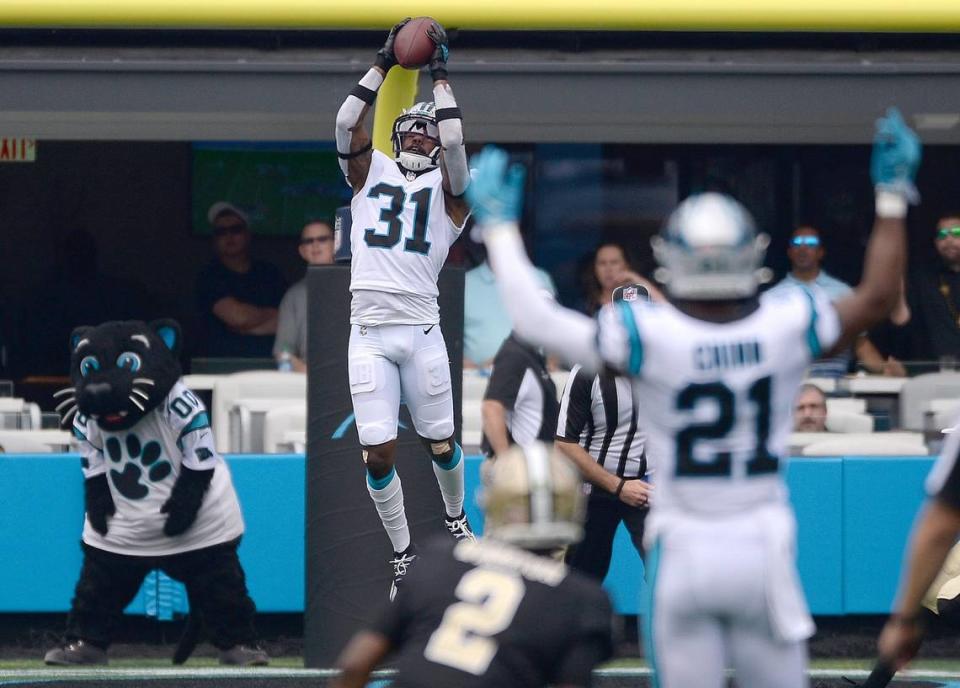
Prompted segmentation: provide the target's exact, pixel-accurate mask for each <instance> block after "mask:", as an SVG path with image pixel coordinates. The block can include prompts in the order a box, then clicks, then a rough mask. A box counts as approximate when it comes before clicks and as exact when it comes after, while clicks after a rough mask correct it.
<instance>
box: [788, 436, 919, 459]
mask: <svg viewBox="0 0 960 688" xmlns="http://www.w3.org/2000/svg"><path fill="white" fill-rule="evenodd" d="M872 437H881V438H884V439H887V440H890V441H893V442H897V443H898V444H899V443H910V444H914V445H915V444H918V443H919V444H923V433H919V432H877V433H873V432H847V433H842V434H841V433H833V432H792V433H790V437H789V439H788V440H787V446H788V447H789V448H790V453H791V454H792V455H793V456H799V455H801V454H803V450H804V448H806V447H808V446H810V445H811V444H814V443H815V442H825V441H827V440H835V439H840V440H843V441H845V442H848V443H850V444H852V445H854V446H855V445H856V443H857V442H858V441H860V440H862V439H864V438H868V440H867V441H869V438H872Z"/></svg>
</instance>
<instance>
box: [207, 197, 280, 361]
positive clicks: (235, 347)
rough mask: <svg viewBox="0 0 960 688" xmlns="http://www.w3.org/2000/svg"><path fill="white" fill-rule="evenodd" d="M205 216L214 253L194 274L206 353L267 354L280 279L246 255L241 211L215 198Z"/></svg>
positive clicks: (267, 266) (274, 271)
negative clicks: (212, 258) (200, 269)
mask: <svg viewBox="0 0 960 688" xmlns="http://www.w3.org/2000/svg"><path fill="white" fill-rule="evenodd" d="M207 220H208V221H209V222H210V225H211V226H212V227H213V245H214V251H215V252H216V258H215V259H214V260H212V261H210V263H209V264H208V265H207V266H206V267H205V268H204V269H203V270H202V271H201V272H200V275H199V277H198V278H197V303H198V305H199V309H200V315H201V318H202V319H203V321H204V324H205V326H206V330H207V332H206V335H207V336H206V341H207V347H208V349H207V355H208V356H225V357H239V358H259V357H269V356H270V353H271V349H272V347H273V336H274V335H275V334H276V333H277V305H278V304H279V303H280V299H282V298H283V292H284V291H285V290H286V287H287V284H286V281H285V280H284V279H283V276H282V275H281V274H280V271H279V270H278V269H277V268H276V267H274V266H273V265H270V264H269V263H266V262H264V261H261V260H254V259H253V258H251V256H250V242H251V238H252V237H251V234H250V223H249V220H248V218H247V214H246V213H244V212H243V211H242V210H240V209H239V208H237V207H236V206H235V205H233V204H231V203H227V202H224V201H220V202H217V203H214V204H213V205H212V206H210V210H209V211H208V212H207Z"/></svg>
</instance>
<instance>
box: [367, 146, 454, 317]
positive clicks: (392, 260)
mask: <svg viewBox="0 0 960 688" xmlns="http://www.w3.org/2000/svg"><path fill="white" fill-rule="evenodd" d="M350 211H351V213H352V224H351V230H350V247H351V251H352V253H353V258H352V262H351V265H350V291H351V292H352V293H353V300H352V303H351V306H350V323H351V324H352V325H386V324H389V325H423V324H431V325H432V324H437V323H439V322H440V309H439V308H438V306H437V294H438V293H439V292H438V291H437V276H438V275H439V274H440V269H441V268H442V267H443V263H444V261H446V259H447V252H448V251H449V250H450V245H451V244H452V243H453V242H454V241H456V240H457V238H458V237H459V236H460V232H461V230H462V227H457V226H455V225H454V223H453V222H452V221H451V220H450V218H449V216H448V215H447V210H446V204H445V201H444V196H443V177H442V173H441V171H440V169H439V168H437V169H435V170H431V171H430V172H424V173H423V174H421V175H420V176H418V177H416V178H415V179H413V180H412V181H411V180H408V179H407V178H406V175H405V174H404V173H403V172H402V171H401V170H400V168H399V167H398V166H397V163H396V162H394V160H392V159H391V158H389V157H387V156H386V155H384V154H383V153H381V152H380V151H378V150H374V151H373V157H372V159H371V161H370V171H369V173H368V174H367V181H366V183H365V184H364V185H363V188H362V189H360V191H359V192H358V193H357V194H356V195H354V197H353V200H352V201H351V202H350Z"/></svg>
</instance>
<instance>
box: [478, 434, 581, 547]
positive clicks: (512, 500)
mask: <svg viewBox="0 0 960 688" xmlns="http://www.w3.org/2000/svg"><path fill="white" fill-rule="evenodd" d="M486 463H488V464H489V467H488V468H486V470H485V471H484V475H483V478H484V486H483V491H482V492H481V496H480V502H481V504H482V505H483V508H484V512H485V516H486V519H485V522H484V534H485V535H486V536H487V537H490V538H493V539H495V540H500V541H502V542H508V543H510V544H512V545H516V546H518V547H522V548H524V549H549V548H553V547H559V546H561V545H567V544H570V543H572V542H577V541H579V540H580V538H581V537H583V514H584V495H583V484H582V483H581V481H580V474H579V472H578V471H577V469H576V468H575V467H574V466H573V465H572V464H571V463H570V461H569V460H568V459H567V458H566V457H565V456H564V455H563V454H561V453H560V452H559V451H558V450H557V449H554V448H553V447H552V446H547V445H546V444H544V443H543V442H533V443H531V444H529V445H526V446H524V447H521V446H519V445H514V446H513V447H510V449H509V450H508V451H506V452H504V453H503V454H499V455H497V457H496V459H494V460H493V461H488V462H486Z"/></svg>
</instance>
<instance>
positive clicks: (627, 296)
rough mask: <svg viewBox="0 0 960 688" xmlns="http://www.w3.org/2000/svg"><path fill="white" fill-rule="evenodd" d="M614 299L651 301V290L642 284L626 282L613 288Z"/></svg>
mask: <svg viewBox="0 0 960 688" xmlns="http://www.w3.org/2000/svg"><path fill="white" fill-rule="evenodd" d="M613 300H614V302H616V301H627V302H630V301H649V300H650V291H649V290H648V289H647V288H646V287H645V286H643V285H642V284H624V285H623V286H622V287H617V288H616V289H614V290H613Z"/></svg>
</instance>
